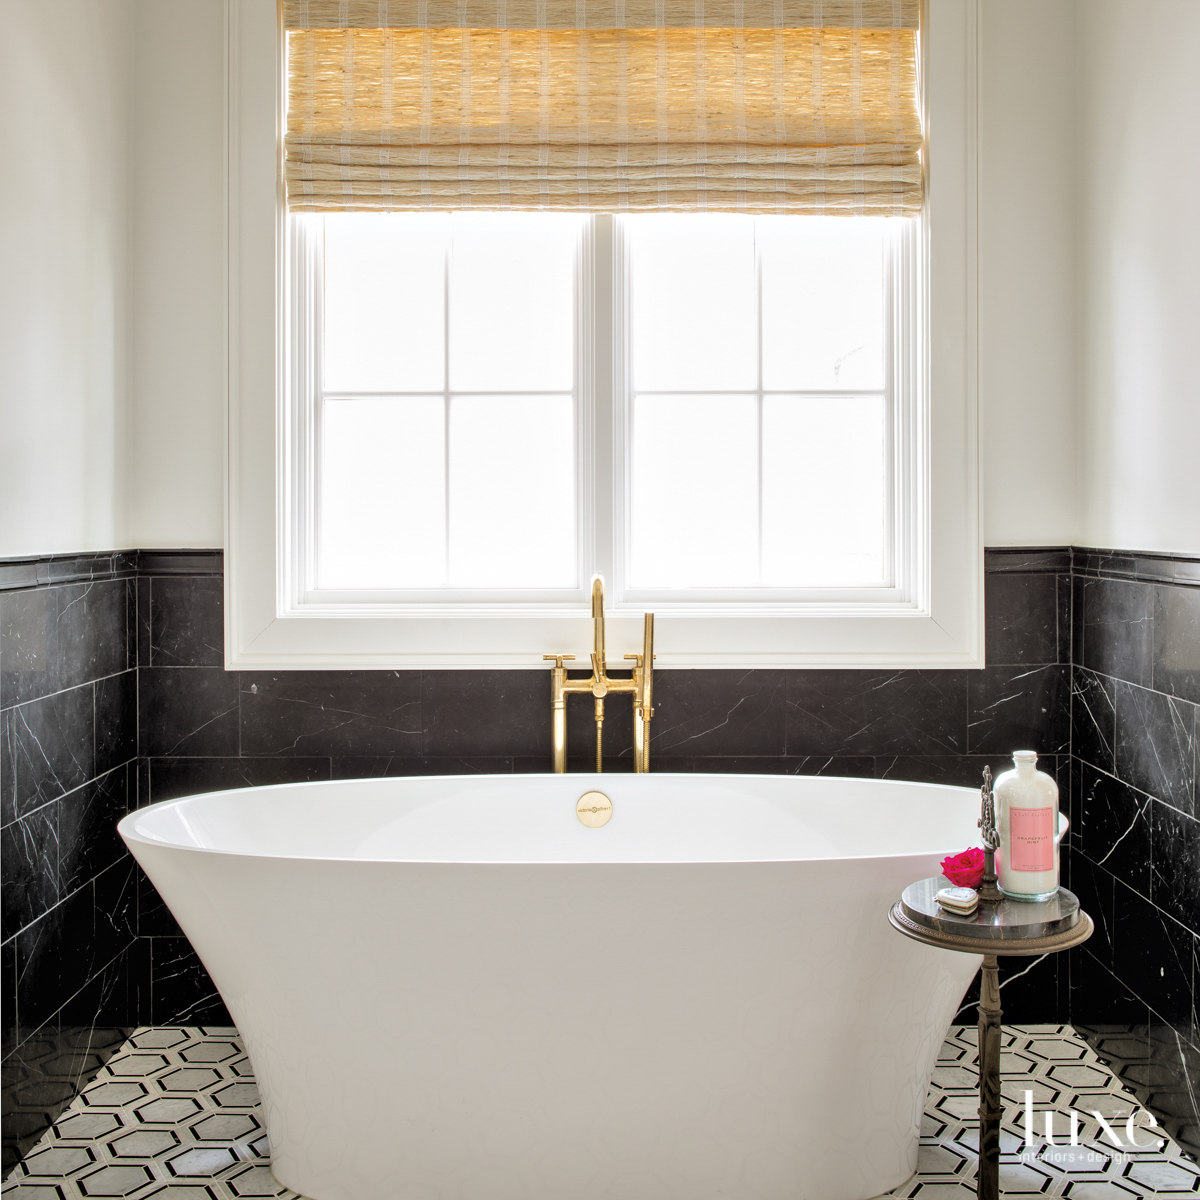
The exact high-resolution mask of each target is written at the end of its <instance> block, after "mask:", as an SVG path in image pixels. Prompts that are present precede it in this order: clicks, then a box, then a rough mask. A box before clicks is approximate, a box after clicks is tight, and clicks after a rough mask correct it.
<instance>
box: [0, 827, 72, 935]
mask: <svg viewBox="0 0 1200 1200" xmlns="http://www.w3.org/2000/svg"><path fill="white" fill-rule="evenodd" d="M58 827H59V812H58V805H57V804H55V803H50V804H44V805H42V807H41V808H37V809H34V810H33V812H29V813H26V814H25V816H23V817H21V818H20V819H19V820H17V821H13V822H11V823H10V824H8V825H5V826H4V828H3V829H0V869H2V870H3V875H4V888H3V896H4V903H3V927H2V929H0V937H3V939H4V940H5V941H7V940H8V939H9V938H11V937H13V936H14V935H15V934H17V933H18V932H20V930H22V929H24V928H25V927H26V926H27V925H29V924H30V923H31V922H33V921H35V920H37V918H38V917H41V916H43V915H44V914H45V913H47V912H48V911H49V910H50V909H52V908H53V907H54V906H55V905H56V904H57V903H58V901H59V874H58V868H59V857H58Z"/></svg>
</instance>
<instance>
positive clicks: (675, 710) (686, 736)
mask: <svg viewBox="0 0 1200 1200" xmlns="http://www.w3.org/2000/svg"><path fill="white" fill-rule="evenodd" d="M786 687H787V674H786V672H784V671H660V672H656V673H655V680H654V720H653V721H651V723H650V760H651V762H653V761H654V756H655V754H665V755H669V756H672V757H676V758H678V757H681V756H688V755H692V754H699V753H703V754H705V755H736V756H739V757H740V756H744V755H769V754H770V755H775V754H778V755H781V754H783V753H785V741H784V709H785V694H786V691H785V689H786Z"/></svg>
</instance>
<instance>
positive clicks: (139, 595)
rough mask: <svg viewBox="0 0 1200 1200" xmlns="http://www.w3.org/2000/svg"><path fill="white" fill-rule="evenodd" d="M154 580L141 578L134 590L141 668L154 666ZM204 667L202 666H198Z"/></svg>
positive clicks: (135, 620) (139, 664) (135, 626)
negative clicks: (152, 601)
mask: <svg viewBox="0 0 1200 1200" xmlns="http://www.w3.org/2000/svg"><path fill="white" fill-rule="evenodd" d="M151 583H153V580H151V579H148V578H145V577H143V578H139V579H136V580H134V588H135V592H136V602H135V609H136V612H135V616H134V629H135V630H136V633H135V638H136V645H135V651H134V652H135V655H136V658H137V665H138V666H139V667H149V666H152V665H153V664H152V663H151V662H150V585H151ZM197 665H202V664H197Z"/></svg>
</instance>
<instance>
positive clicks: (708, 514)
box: [630, 396, 758, 588]
mask: <svg viewBox="0 0 1200 1200" xmlns="http://www.w3.org/2000/svg"><path fill="white" fill-rule="evenodd" d="M632 491H633V503H632V512H631V514H630V516H631V520H630V527H631V531H632V534H631V536H632V539H633V545H632V555H631V564H630V582H631V584H632V585H633V586H634V587H676V588H682V587H737V586H743V585H746V584H754V583H756V582H757V575H758V515H757V510H758V401H757V400H756V399H755V397H753V396H639V397H638V398H637V400H636V401H635V402H634V413H633V489H632Z"/></svg>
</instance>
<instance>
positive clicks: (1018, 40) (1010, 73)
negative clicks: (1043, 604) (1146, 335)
mask: <svg viewBox="0 0 1200 1200" xmlns="http://www.w3.org/2000/svg"><path fill="white" fill-rule="evenodd" d="M1031 31H1036V35H1035V36H1034V35H1031ZM982 47H983V62H982V95H981V97H980V181H979V325H980V336H979V395H980V407H981V410H982V411H981V422H980V428H981V432H982V456H983V492H984V505H983V511H984V543H985V544H986V545H988V546H1039V545H1041V546H1063V545H1068V544H1069V543H1071V542H1072V541H1073V540H1074V539H1075V537H1076V535H1077V533H1078V528H1079V513H1078V487H1077V478H1076V387H1075V376H1076V352H1075V346H1076V342H1075V278H1076V257H1075V212H1074V189H1075V175H1074V172H1075V128H1074V125H1075V111H1074V110H1075V97H1074V84H1075V80H1074V57H1075V56H1074V48H1075V3H1074V0H985V4H984V8H983V42H982ZM931 134H932V135H933V136H936V130H931ZM935 236H936V231H935Z"/></svg>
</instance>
